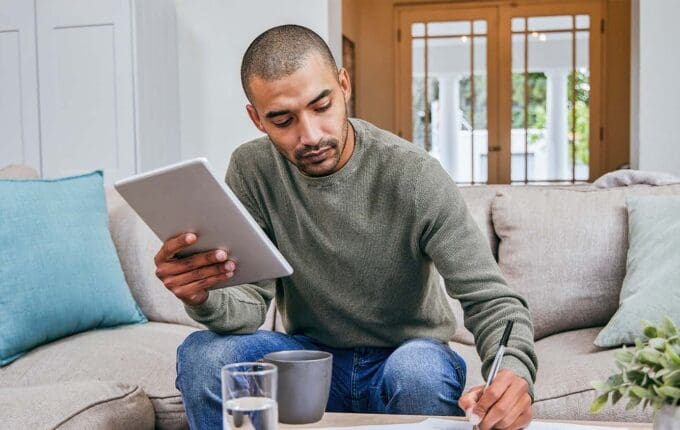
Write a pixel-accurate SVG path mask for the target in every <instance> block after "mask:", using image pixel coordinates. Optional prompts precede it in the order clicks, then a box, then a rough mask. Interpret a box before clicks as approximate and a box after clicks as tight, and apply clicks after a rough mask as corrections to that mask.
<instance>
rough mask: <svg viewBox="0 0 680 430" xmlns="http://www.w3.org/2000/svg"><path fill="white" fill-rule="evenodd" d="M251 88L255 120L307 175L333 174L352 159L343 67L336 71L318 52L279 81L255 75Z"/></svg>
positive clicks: (251, 113)
mask: <svg viewBox="0 0 680 430" xmlns="http://www.w3.org/2000/svg"><path fill="white" fill-rule="evenodd" d="M249 89H250V96H251V99H252V105H248V106H247V107H246V109H247V110H248V115H249V116H250V119H251V120H252V121H253V123H254V124H255V126H256V127H257V128H258V129H260V131H262V132H264V133H266V134H267V135H268V136H269V138H270V140H271V141H272V142H273V144H274V146H275V147H276V149H277V150H278V151H279V152H280V153H281V154H282V155H283V156H284V157H286V158H287V159H288V160H289V161H290V162H291V163H293V164H295V166H297V168H298V169H299V170H300V171H301V172H302V173H304V174H306V175H308V176H325V175H329V174H331V173H333V172H336V171H337V170H338V169H340V168H341V167H342V166H343V165H344V163H345V162H346V161H347V159H349V156H350V155H351V151H352V148H351V147H348V146H347V134H348V124H349V123H348V121H347V110H346V102H347V100H348V99H349V95H350V84H349V77H348V76H347V72H346V71H345V70H344V69H341V70H340V73H339V74H338V75H336V74H335V73H334V71H333V70H331V68H330V67H329V66H328V65H327V64H326V63H324V61H323V59H322V58H321V56H320V55H319V54H316V53H314V54H312V55H310V57H309V58H308V59H307V61H306V62H305V64H304V65H303V66H302V67H301V68H300V69H298V70H297V71H296V72H294V73H293V74H292V75H289V76H286V77H283V78H281V79H278V80H274V81H266V80H263V79H260V78H259V77H253V78H251V79H250V85H249ZM351 144H352V146H353V139H352V140H351Z"/></svg>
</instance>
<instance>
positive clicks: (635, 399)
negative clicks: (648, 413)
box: [626, 395, 642, 411]
mask: <svg viewBox="0 0 680 430" xmlns="http://www.w3.org/2000/svg"><path fill="white" fill-rule="evenodd" d="M628 398H629V399H630V400H629V401H628V404H627V405H626V410H627V411H629V410H631V409H633V408H634V407H636V406H637V405H639V404H640V401H641V400H642V399H641V398H639V397H638V396H635V395H629V396H628Z"/></svg>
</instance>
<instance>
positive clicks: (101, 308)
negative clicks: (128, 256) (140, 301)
mask: <svg viewBox="0 0 680 430" xmlns="http://www.w3.org/2000/svg"><path fill="white" fill-rule="evenodd" d="M0 243H1V244H2V245H0V366H4V365H7V364H9V363H11V362H12V361H14V360H16V359H17V358H19V357H20V356H21V355H22V354H24V353H25V352H26V351H28V350H30V349H31V348H34V347H36V346H39V345H42V344H44V343H47V342H51V341H53V340H55V339H58V338H61V337H64V336H69V335H71V334H74V333H78V332H82V331H85V330H89V329H93V328H102V327H113V326H117V325H120V324H133V323H142V322H146V318H145V317H144V315H143V314H142V312H141V311H140V310H139V307H138V306H137V304H136V303H135V301H134V299H133V298H132V294H130V290H129V289H128V286H127V284H126V282H125V277H124V275H123V270H122V269H121V267H120V261H119V260H118V255H117V254H116V249H115V248H114V245H113V241H112V240H111V235H110V233H109V229H108V213H107V210H106V200H105V197H104V188H103V179H102V172H101V171H96V172H93V173H90V174H86V175H81V176H74V177H69V178H61V179H52V180H33V179H30V180H18V179H15V180H12V179H0Z"/></svg>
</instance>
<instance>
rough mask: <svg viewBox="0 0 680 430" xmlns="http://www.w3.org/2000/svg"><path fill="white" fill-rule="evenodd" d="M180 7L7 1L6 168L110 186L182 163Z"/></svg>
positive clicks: (2, 61) (1, 19)
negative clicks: (90, 176) (94, 175)
mask: <svg viewBox="0 0 680 430" xmlns="http://www.w3.org/2000/svg"><path fill="white" fill-rule="evenodd" d="M174 7H175V6H174V1H172V0H136V1H130V0H36V1H35V3H33V2H31V1H26V0H0V77H2V78H4V77H5V75H8V78H9V79H2V83H0V91H1V92H0V149H1V153H2V156H0V164H9V163H19V164H28V165H31V166H32V167H35V168H36V169H38V170H39V171H40V172H41V173H42V176H44V177H58V176H64V175H72V174H77V173H80V172H84V171H90V170H93V169H102V170H104V172H105V180H106V182H107V183H111V182H113V181H115V180H117V179H120V178H123V177H125V176H128V175H131V174H134V173H138V172H142V171H145V170H149V169H151V168H155V167H158V166H161V165H164V164H168V163H171V162H175V161H177V160H179V159H180V131H179V96H178V93H179V87H178V76H177V73H178V72H177V38H176V21H175V9H174ZM8 12H9V13H8ZM5 21H7V22H5ZM6 29H7V30H6ZM8 34H14V36H7V35H8ZM3 38H5V40H3ZM16 41H19V42H21V43H22V44H20V45H19V47H18V48H17V47H16V46H17V42H16ZM12 49H15V50H16V51H18V52H16V53H15V52H14V51H12ZM17 69H18V70H19V71H18V72H17V71H16V70H17ZM17 84H18V85H17ZM6 87H7V88H6ZM6 94H7V97H6ZM36 100H37V102H36ZM31 101H33V103H32V104H31ZM6 125H7V128H6V127H5V126H6Z"/></svg>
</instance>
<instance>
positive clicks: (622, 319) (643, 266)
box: [595, 196, 680, 347]
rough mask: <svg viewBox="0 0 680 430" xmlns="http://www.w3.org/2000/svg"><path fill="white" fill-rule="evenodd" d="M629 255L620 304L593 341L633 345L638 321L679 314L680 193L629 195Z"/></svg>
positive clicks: (656, 320)
mask: <svg viewBox="0 0 680 430" xmlns="http://www.w3.org/2000/svg"><path fill="white" fill-rule="evenodd" d="M627 207H628V237H629V245H628V258H627V263H626V277H625V279H624V281H623V288H622V289H621V298H620V305H619V309H618V310H617V311H616V313H615V314H614V316H613V317H612V319H611V320H610V321H609V323H608V324H607V326H606V327H605V328H604V329H603V330H602V331H601V332H600V334H599V335H598V336H597V338H596V339H595V345H597V346H601V347H613V346H618V345H621V344H633V343H635V338H636V337H641V336H643V334H642V326H641V325H640V321H641V320H643V319H645V320H648V321H651V322H653V323H655V324H660V323H661V322H662V321H663V317H664V315H668V316H669V317H671V318H672V319H674V320H675V322H676V323H678V322H680V321H678V319H677V318H678V315H680V253H678V249H680V196H645V197H629V198H628V205H627Z"/></svg>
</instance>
